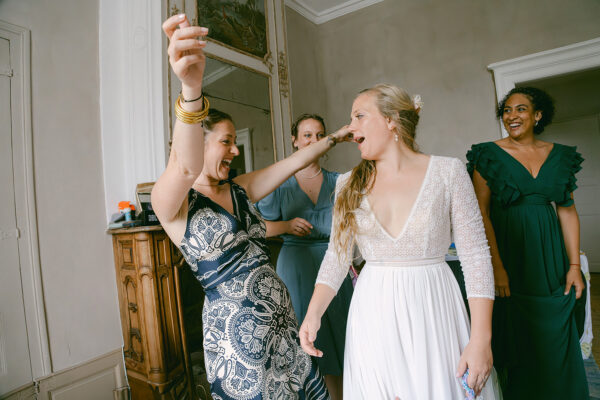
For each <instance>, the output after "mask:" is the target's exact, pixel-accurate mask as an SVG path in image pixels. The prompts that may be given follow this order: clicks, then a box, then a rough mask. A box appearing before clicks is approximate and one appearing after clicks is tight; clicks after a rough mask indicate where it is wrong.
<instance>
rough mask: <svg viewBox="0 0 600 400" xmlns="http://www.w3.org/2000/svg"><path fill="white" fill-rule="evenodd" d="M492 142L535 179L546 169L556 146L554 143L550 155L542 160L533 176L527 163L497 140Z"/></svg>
mask: <svg viewBox="0 0 600 400" xmlns="http://www.w3.org/2000/svg"><path fill="white" fill-rule="evenodd" d="M492 143H493V144H494V145H496V147H497V148H498V149H500V151H501V152H502V153H504V154H506V155H507V156H508V157H509V158H511V159H513V160H514V161H515V162H516V163H517V164H519V165H520V166H521V168H522V169H523V171H525V172H526V173H527V175H529V177H530V178H531V179H533V180H534V181H535V180H537V178H539V176H540V174H541V173H542V169H544V166H545V165H546V164H547V163H548V160H549V159H550V156H552V153H554V149H555V148H556V143H552V148H551V149H550V151H549V152H548V155H547V156H546V158H545V159H544V162H542V165H540V169H539V170H538V172H537V174H536V176H533V174H532V173H531V172H530V171H529V170H528V169H527V167H526V166H525V165H523V163H522V162H521V161H519V160H517V158H516V157H515V156H513V155H512V154H510V153H509V152H508V151H506V150H505V149H503V148H502V146H500V145H499V144H498V143H496V142H492Z"/></svg>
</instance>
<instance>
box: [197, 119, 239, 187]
mask: <svg viewBox="0 0 600 400" xmlns="http://www.w3.org/2000/svg"><path fill="white" fill-rule="evenodd" d="M235 140H236V135H235V126H234V125H233V123H232V122H231V121H229V120H223V121H221V122H219V123H217V124H215V125H214V126H213V127H212V130H211V131H210V133H209V132H207V133H206V136H205V141H204V167H203V169H202V173H203V174H204V175H206V176H208V177H210V178H213V179H215V180H225V179H227V178H228V177H229V169H230V165H231V161H232V160H233V157H235V156H237V155H238V154H240V151H239V149H238V148H237V146H236V145H235Z"/></svg>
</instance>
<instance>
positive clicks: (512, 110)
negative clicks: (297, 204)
mask: <svg viewBox="0 0 600 400" xmlns="http://www.w3.org/2000/svg"><path fill="white" fill-rule="evenodd" d="M541 118H542V113H541V112H540V111H535V110H534V107H533V104H532V103H531V101H530V100H529V98H528V97H527V96H525V95H523V94H520V93H515V94H513V95H512V96H510V97H509V98H508V99H507V100H506V103H504V109H503V110H502V123H503V124H504V128H505V129H506V131H507V132H508V134H509V135H510V137H511V138H513V139H518V138H523V137H527V136H529V135H531V136H533V127H534V126H535V123H536V121H539V120H540V119H541Z"/></svg>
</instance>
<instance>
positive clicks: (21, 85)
mask: <svg viewBox="0 0 600 400" xmlns="http://www.w3.org/2000/svg"><path fill="white" fill-rule="evenodd" d="M0 37H3V38H5V39H7V40H8V41H9V43H10V52H11V56H10V63H11V68H12V74H13V76H12V78H11V108H12V109H11V118H12V121H11V123H12V135H13V150H12V151H13V169H14V174H15V180H14V185H15V204H16V212H17V227H18V228H19V235H20V237H19V241H18V242H19V260H20V263H21V282H22V290H23V304H24V309H25V321H26V324H27V339H28V341H29V352H30V358H31V369H32V370H31V372H32V375H33V379H37V378H40V377H42V376H45V375H48V374H49V373H50V372H51V371H52V361H51V357H50V349H49V343H48V331H47V327H46V312H45V305H44V291H43V285H42V274H41V265H40V255H39V241H38V228H37V207H36V197H35V181H34V169H33V168H34V167H33V165H34V164H33V136H32V129H31V32H30V31H29V30H28V29H25V28H22V27H19V26H16V25H12V24H9V23H6V22H3V21H0ZM15 139H16V140H15Z"/></svg>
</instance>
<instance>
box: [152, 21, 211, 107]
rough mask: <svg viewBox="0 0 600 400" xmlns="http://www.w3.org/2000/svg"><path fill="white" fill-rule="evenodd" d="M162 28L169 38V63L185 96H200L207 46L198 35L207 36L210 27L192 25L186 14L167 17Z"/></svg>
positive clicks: (187, 97)
mask: <svg viewBox="0 0 600 400" xmlns="http://www.w3.org/2000/svg"><path fill="white" fill-rule="evenodd" d="M178 26H179V29H177V27H178ZM162 28H163V31H164V32H165V34H166V35H167V37H168V38H169V48H168V54H169V63H170V64H171V68H173V72H174V73H175V75H177V77H178V78H179V80H180V81H181V85H182V92H183V95H184V98H186V99H189V98H190V97H192V96H194V97H197V96H199V95H200V94H201V91H202V76H203V74H204V66H205V64H206V57H205V56H204V52H203V51H202V49H203V48H204V47H206V41H204V40H198V37H202V36H206V34H207V33H208V29H207V28H202V27H199V26H190V23H189V21H188V20H187V17H186V16H185V14H179V15H174V16H172V17H171V18H169V19H167V20H166V21H165V22H164V23H163V25H162Z"/></svg>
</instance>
